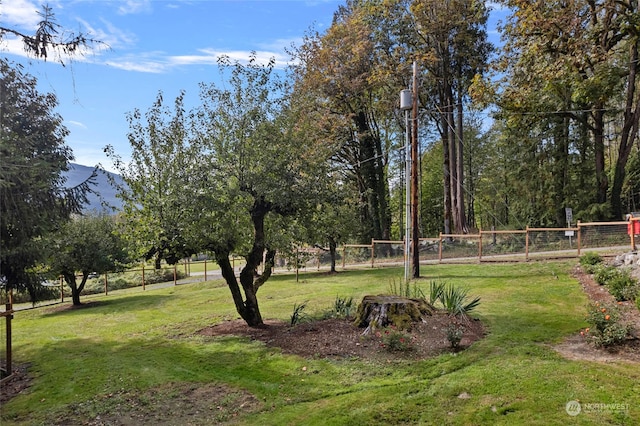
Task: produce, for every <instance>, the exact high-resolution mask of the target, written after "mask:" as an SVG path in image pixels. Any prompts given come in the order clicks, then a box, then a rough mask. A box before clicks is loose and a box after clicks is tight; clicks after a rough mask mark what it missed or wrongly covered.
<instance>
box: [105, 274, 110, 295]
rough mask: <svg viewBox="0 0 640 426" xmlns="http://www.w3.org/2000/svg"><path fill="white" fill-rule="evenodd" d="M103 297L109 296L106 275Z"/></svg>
mask: <svg viewBox="0 0 640 426" xmlns="http://www.w3.org/2000/svg"><path fill="white" fill-rule="evenodd" d="M104 295H105V296H108V295H109V284H108V278H107V273H105V274H104Z"/></svg>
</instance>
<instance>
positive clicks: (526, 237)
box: [524, 226, 529, 261]
mask: <svg viewBox="0 0 640 426" xmlns="http://www.w3.org/2000/svg"><path fill="white" fill-rule="evenodd" d="M525 230H526V231H527V232H526V233H525V234H524V259H525V260H527V261H528V260H529V227H528V226H527V228H526V229H525Z"/></svg>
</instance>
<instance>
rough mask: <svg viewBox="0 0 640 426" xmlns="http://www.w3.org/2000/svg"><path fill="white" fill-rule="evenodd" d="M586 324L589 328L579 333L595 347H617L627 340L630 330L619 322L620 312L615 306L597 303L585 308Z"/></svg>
mask: <svg viewBox="0 0 640 426" xmlns="http://www.w3.org/2000/svg"><path fill="white" fill-rule="evenodd" d="M586 319H587V322H588V323H589V325H590V326H591V327H588V328H586V329H585V330H584V331H582V332H581V334H583V335H584V336H586V337H587V338H588V339H589V340H590V341H591V342H592V343H593V344H594V345H595V346H596V347H605V348H608V347H611V346H614V345H618V344H620V343H622V342H624V340H625V339H626V338H627V336H628V335H629V332H630V331H631V328H630V327H629V326H628V325H627V324H624V323H622V322H621V321H620V311H619V310H618V307H617V306H615V305H605V304H600V303H599V302H595V303H591V304H589V306H588V307H587V318H586Z"/></svg>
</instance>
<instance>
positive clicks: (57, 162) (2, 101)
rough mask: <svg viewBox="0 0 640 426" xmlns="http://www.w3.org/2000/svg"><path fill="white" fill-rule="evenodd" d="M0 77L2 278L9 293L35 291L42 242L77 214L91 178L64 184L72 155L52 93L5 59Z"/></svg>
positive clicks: (0, 234) (0, 240) (0, 70)
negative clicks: (65, 172)
mask: <svg viewBox="0 0 640 426" xmlns="http://www.w3.org/2000/svg"><path fill="white" fill-rule="evenodd" d="M0 76H1V78H0V154H1V156H2V160H3V161H2V167H1V168H0V244H1V246H0V268H1V272H0V276H1V277H2V280H3V285H4V286H5V288H7V289H26V290H29V289H31V290H32V291H33V288H34V287H35V286H37V285H38V283H39V281H40V278H39V277H38V274H37V273H36V269H35V267H36V265H37V264H38V263H39V262H40V261H41V260H42V252H41V250H40V248H39V240H40V238H41V237H42V236H44V235H46V234H47V233H49V232H51V231H54V230H56V229H57V228H58V227H59V226H60V225H61V224H62V223H64V221H66V220H68V218H69V215H70V214H72V213H78V212H79V211H80V208H81V206H82V204H83V203H86V201H87V200H86V194H87V193H88V192H89V191H90V190H91V179H89V180H88V181H86V182H84V183H82V184H80V185H79V186H77V187H74V188H66V187H65V186H64V182H65V180H64V176H63V174H62V173H63V172H64V171H66V170H67V167H68V163H69V161H71V160H72V159H73V154H72V152H71V149H70V148H69V147H68V146H67V145H65V143H64V138H65V137H66V136H67V133H68V132H67V129H66V128H65V127H64V126H63V125H62V118H61V117H60V115H58V114H57V113H55V107H56V105H57V100H56V97H55V95H53V94H50V93H49V94H42V93H39V92H38V91H37V89H36V80H35V79H34V78H33V77H31V76H29V75H28V74H26V73H25V72H24V71H23V69H22V68H21V67H19V66H10V64H9V63H7V62H6V61H5V60H0ZM32 294H34V293H32Z"/></svg>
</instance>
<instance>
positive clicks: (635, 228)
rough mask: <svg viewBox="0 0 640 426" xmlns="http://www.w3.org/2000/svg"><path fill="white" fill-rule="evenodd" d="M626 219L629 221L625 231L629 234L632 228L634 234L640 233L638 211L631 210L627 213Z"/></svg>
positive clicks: (639, 213) (639, 214) (639, 215)
mask: <svg viewBox="0 0 640 426" xmlns="http://www.w3.org/2000/svg"><path fill="white" fill-rule="evenodd" d="M633 219H635V220H633ZM627 220H628V221H629V224H628V225H627V233H628V234H629V235H631V231H632V230H633V234H634V235H640V212H633V213H631V214H629V215H627Z"/></svg>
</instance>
